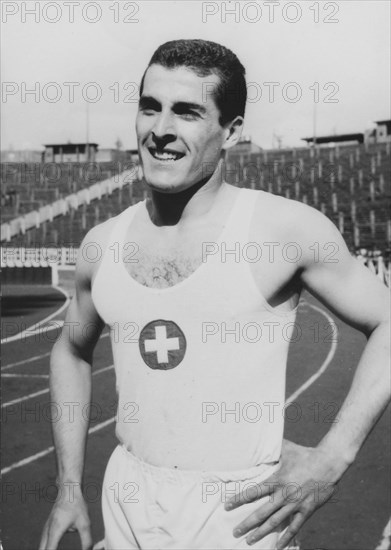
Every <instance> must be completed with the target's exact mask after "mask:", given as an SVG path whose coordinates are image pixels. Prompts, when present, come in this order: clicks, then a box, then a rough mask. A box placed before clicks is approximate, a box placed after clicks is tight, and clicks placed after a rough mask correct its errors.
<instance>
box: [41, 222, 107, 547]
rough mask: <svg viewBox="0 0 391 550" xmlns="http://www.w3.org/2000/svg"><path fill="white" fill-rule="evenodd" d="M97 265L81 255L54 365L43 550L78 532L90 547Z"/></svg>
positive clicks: (92, 236) (93, 238)
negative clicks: (53, 473) (53, 486)
mask: <svg viewBox="0 0 391 550" xmlns="http://www.w3.org/2000/svg"><path fill="white" fill-rule="evenodd" d="M100 232H101V230H100V229H98V228H96V229H95V230H92V231H91V232H90V233H89V234H88V235H87V236H86V238H85V239H84V241H83V243H82V245H81V248H80V250H82V248H83V247H84V246H85V245H86V244H88V242H94V243H99V245H100V243H101V241H100V240H99V234H100ZM96 268H97V265H96V264H91V263H90V262H88V261H86V260H85V259H84V258H83V254H81V253H80V252H79V255H78V261H77V266H76V273H75V287H76V288H75V295H74V296H73V299H72V301H71V304H70V306H69V309H68V312H67V316H66V319H65V322H64V327H63V330H62V333H61V336H60V338H59V339H58V341H57V342H56V343H55V345H54V347H53V350H52V354H51V359H50V394H51V400H52V402H54V403H55V404H56V407H57V409H58V410H60V411H61V416H60V417H59V419H58V421H56V422H54V423H53V437H54V443H55V449H56V455H57V466H58V474H57V485H58V487H59V496H58V498H57V501H56V503H55V505H54V507H53V509H52V512H51V514H50V516H49V519H48V521H47V522H46V524H45V527H44V529H43V533H42V537H41V544H40V550H43V549H49V548H50V549H52V548H57V545H58V543H59V541H60V539H61V537H62V536H63V534H64V533H65V531H66V530H68V529H77V530H78V531H79V534H80V537H81V541H82V548H83V550H86V549H88V548H90V546H91V544H92V539H91V532H90V527H89V519H88V512H87V506H86V504H85V502H84V499H83V496H82V491H81V483H82V476H83V466H84V454H85V446H86V438H87V430H88V414H86V413H87V412H88V410H89V404H90V400H91V366H92V353H93V350H94V347H95V345H96V342H97V341H98V339H99V336H100V334H101V331H102V329H103V326H104V323H103V321H102V320H101V319H100V317H99V315H98V313H97V311H96V310H95V307H94V304H93V302H92V299H91V281H92V276H93V271H94V269H96Z"/></svg>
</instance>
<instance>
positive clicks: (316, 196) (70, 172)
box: [1, 143, 391, 257]
mask: <svg viewBox="0 0 391 550" xmlns="http://www.w3.org/2000/svg"><path fill="white" fill-rule="evenodd" d="M390 146H391V144H390V143H382V144H380V143H378V144H360V145H346V146H339V147H316V148H308V147H307V148H297V149H285V150H283V149H279V150H264V151H262V152H260V153H257V154H254V153H243V152H241V153H239V152H236V151H235V150H234V149H233V150H231V151H230V152H229V154H228V156H227V159H226V161H225V165H224V176H225V179H226V181H228V182H229V183H233V184H235V185H238V186H243V187H250V188H253V189H263V190H265V191H268V192H271V193H275V194H278V195H282V196H285V197H288V198H291V199H294V200H299V201H302V202H305V203H307V204H309V205H310V206H313V207H315V208H317V209H319V210H321V211H322V212H323V213H324V214H325V215H326V216H328V217H329V218H330V219H331V220H332V221H333V222H334V223H335V224H336V225H337V226H338V228H339V229H340V231H341V232H342V234H343V236H344V238H345V240H346V242H347V244H348V246H349V247H350V249H351V250H352V251H356V250H358V249H362V248H364V249H368V250H373V251H375V250H377V251H381V252H382V253H383V254H384V255H385V256H387V257H388V256H389V253H390V241H391V222H390V211H389V207H390V198H391V193H390V179H391V164H390ZM74 164H76V163H74ZM119 169H121V167H118V166H113V165H112V164H111V163H105V164H103V165H102V166H99V167H98V168H97V167H96V166H93V167H92V166H89V167H86V166H81V165H75V166H72V165H71V163H68V165H67V166H65V167H61V168H60V169H59V168H58V167H57V168H56V167H55V166H53V165H50V167H49V168H45V169H43V168H42V166H38V167H37V166H27V165H25V166H23V167H21V166H15V165H14V166H10V163H7V166H4V167H2V176H1V178H2V184H3V195H2V202H3V203H4V206H3V211H4V208H5V215H3V222H4V221H7V220H9V219H12V218H14V217H15V216H21V215H23V214H25V213H27V212H29V211H31V210H34V209H37V207H39V206H42V205H43V204H47V203H50V202H52V201H55V200H57V199H59V198H63V197H65V196H66V195H69V194H70V193H74V192H75V191H77V190H80V189H82V188H83V187H86V186H88V185H91V184H92V183H94V181H100V180H103V179H105V178H107V177H110V176H112V175H113V173H118V171H119ZM144 196H145V187H144V186H143V183H142V182H140V181H135V182H133V183H131V184H127V185H125V186H124V187H123V188H120V189H115V190H114V191H113V192H112V193H111V194H106V195H104V196H102V197H101V198H100V199H96V200H93V201H91V202H90V203H89V204H82V205H80V206H79V207H78V208H77V207H76V208H70V209H69V210H68V212H67V213H64V214H62V215H59V216H57V217H55V218H54V219H53V221H45V222H43V223H41V224H40V225H39V227H33V228H31V229H29V230H27V231H25V232H24V234H23V233H19V234H17V235H15V236H13V237H12V238H11V239H10V240H8V241H7V242H4V241H3V243H2V244H3V246H44V245H45V244H46V243H49V244H50V245H51V246H73V247H77V246H79V244H80V242H81V240H82V238H83V236H84V235H85V233H86V232H87V231H88V230H89V229H90V228H91V227H93V226H94V225H96V224H97V223H100V222H102V221H104V220H106V219H107V218H109V217H111V216H115V215H116V214H118V213H119V212H121V211H122V210H124V208H126V207H127V206H129V205H130V204H133V203H135V202H138V201H139V200H141V199H143V198H144Z"/></svg>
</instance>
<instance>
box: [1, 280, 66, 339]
mask: <svg viewBox="0 0 391 550" xmlns="http://www.w3.org/2000/svg"><path fill="white" fill-rule="evenodd" d="M52 288H54V289H56V290H58V291H59V292H61V293H62V294H63V295H64V296H65V302H64V303H63V304H62V306H61V307H60V308H59V309H57V310H56V311H54V312H53V313H51V314H50V315H48V316H47V317H45V318H44V319H42V320H41V321H38V323H35V325H32V326H31V327H29V328H26V329H24V330H22V331H20V332H18V333H17V334H14V335H13V336H8V337H7V338H2V340H1V341H0V343H1V344H8V343H9V342H15V340H22V338H28V337H29V336H33V335H34V334H35V333H36V331H38V330H39V329H40V327H41V326H42V325H44V324H45V323H47V322H48V321H50V320H51V319H53V318H54V317H56V316H57V315H59V314H60V313H62V312H63V311H64V309H66V308H67V307H68V306H69V304H70V301H71V296H70V295H69V294H68V292H67V291H66V290H64V289H63V288H61V287H59V286H53V287H52ZM34 331H35V332H34Z"/></svg>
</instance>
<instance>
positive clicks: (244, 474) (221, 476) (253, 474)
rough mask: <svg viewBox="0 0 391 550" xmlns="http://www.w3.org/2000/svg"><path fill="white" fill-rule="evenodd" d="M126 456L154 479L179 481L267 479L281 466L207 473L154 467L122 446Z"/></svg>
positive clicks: (262, 465) (120, 446)
mask: <svg viewBox="0 0 391 550" xmlns="http://www.w3.org/2000/svg"><path fill="white" fill-rule="evenodd" d="M118 447H119V448H120V449H121V451H122V453H123V454H124V456H125V457H126V458H127V459H128V460H129V461H130V462H132V463H133V464H135V465H136V466H137V467H139V468H141V470H142V471H143V472H144V473H146V474H149V475H151V476H154V477H159V478H160V479H161V478H162V476H163V477H165V478H170V479H172V480H177V481H220V482H222V483H229V482H231V481H246V480H250V479H254V478H257V477H262V478H263V479H266V478H267V477H269V476H271V475H272V474H273V473H274V472H276V471H277V470H278V468H279V466H280V463H279V462H270V463H264V464H259V465H258V466H253V467H251V468H247V469H244V470H231V471H230V470H228V471H205V470H181V469H177V468H168V467H166V466H154V465H152V464H149V463H148V462H144V461H143V460H141V459H140V458H138V457H137V456H135V455H134V454H133V453H132V452H131V451H129V450H128V449H127V448H126V447H125V446H124V445H122V444H120V445H118Z"/></svg>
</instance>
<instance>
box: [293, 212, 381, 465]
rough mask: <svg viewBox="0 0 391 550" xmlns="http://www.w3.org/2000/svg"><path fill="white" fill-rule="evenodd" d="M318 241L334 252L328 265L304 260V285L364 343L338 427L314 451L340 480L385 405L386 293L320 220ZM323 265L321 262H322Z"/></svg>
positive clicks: (335, 231)
mask: <svg viewBox="0 0 391 550" xmlns="http://www.w3.org/2000/svg"><path fill="white" fill-rule="evenodd" d="M317 231H318V233H319V238H320V239H321V242H324V241H325V240H326V238H327V239H328V240H329V241H330V240H332V241H333V242H334V243H335V244H336V245H337V246H338V252H337V254H336V255H335V260H336V261H334V262H333V263H330V262H326V261H322V257H320V258H319V260H320V261H319V262H317V263H315V262H313V261H312V262H311V261H308V258H307V259H306V263H305V265H304V270H303V273H302V280H303V283H304V285H305V286H306V287H307V288H308V289H309V290H310V292H312V294H314V295H315V296H317V297H318V298H319V300H321V301H322V302H323V303H324V304H325V305H326V306H328V307H329V308H330V309H331V310H332V311H333V312H335V313H336V315H337V316H338V317H340V318H341V319H343V320H344V321H345V322H347V323H348V324H350V325H351V326H353V327H355V328H357V329H358V330H360V331H361V332H363V333H364V334H365V335H366V337H367V338H368V341H367V344H366V346H365V349H364V352H363V354H362V356H361V358H360V361H359V363H358V366H357V370H356V372H355V376H354V378H353V383H352V386H351V388H350V391H349V393H348V395H347V397H346V399H345V401H344V403H343V406H342V408H341V410H340V412H339V415H338V417H337V419H336V420H337V422H335V423H334V424H333V425H332V428H331V429H330V431H329V432H328V433H327V434H326V436H325V437H324V438H323V440H322V441H321V442H320V444H319V445H318V449H319V450H321V451H322V452H323V453H325V454H327V455H329V456H330V464H331V462H333V463H334V465H335V467H336V468H337V469H338V471H339V472H340V474H342V473H343V472H344V471H345V470H346V468H347V467H348V466H349V465H350V464H351V463H352V462H353V460H354V459H355V457H356V455H357V452H358V451H359V449H360V447H361V446H362V444H363V442H364V440H365V439H366V437H367V436H368V434H369V433H370V431H371V429H372V428H373V426H374V425H375V423H376V421H377V419H378V418H379V416H380V415H381V413H382V412H383V410H384V409H385V407H386V406H387V404H388V401H389V399H390V366H389V358H390V342H389V339H390V317H389V316H390V313H389V312H390V302H389V290H388V289H387V287H386V286H385V285H384V284H383V283H381V282H380V281H379V279H378V278H377V277H376V276H375V275H373V274H372V273H371V272H370V271H369V269H367V268H366V267H365V266H363V265H362V264H361V263H360V262H358V261H357V260H356V259H355V258H353V257H352V256H351V255H350V253H349V251H348V249H347V247H346V244H345V242H344V241H343V239H342V237H341V236H340V234H339V232H338V231H337V230H336V228H335V227H334V226H333V224H331V222H329V221H328V220H325V219H324V218H323V217H322V218H321V223H320V224H319V229H318V230H317ZM323 259H324V258H323Z"/></svg>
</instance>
